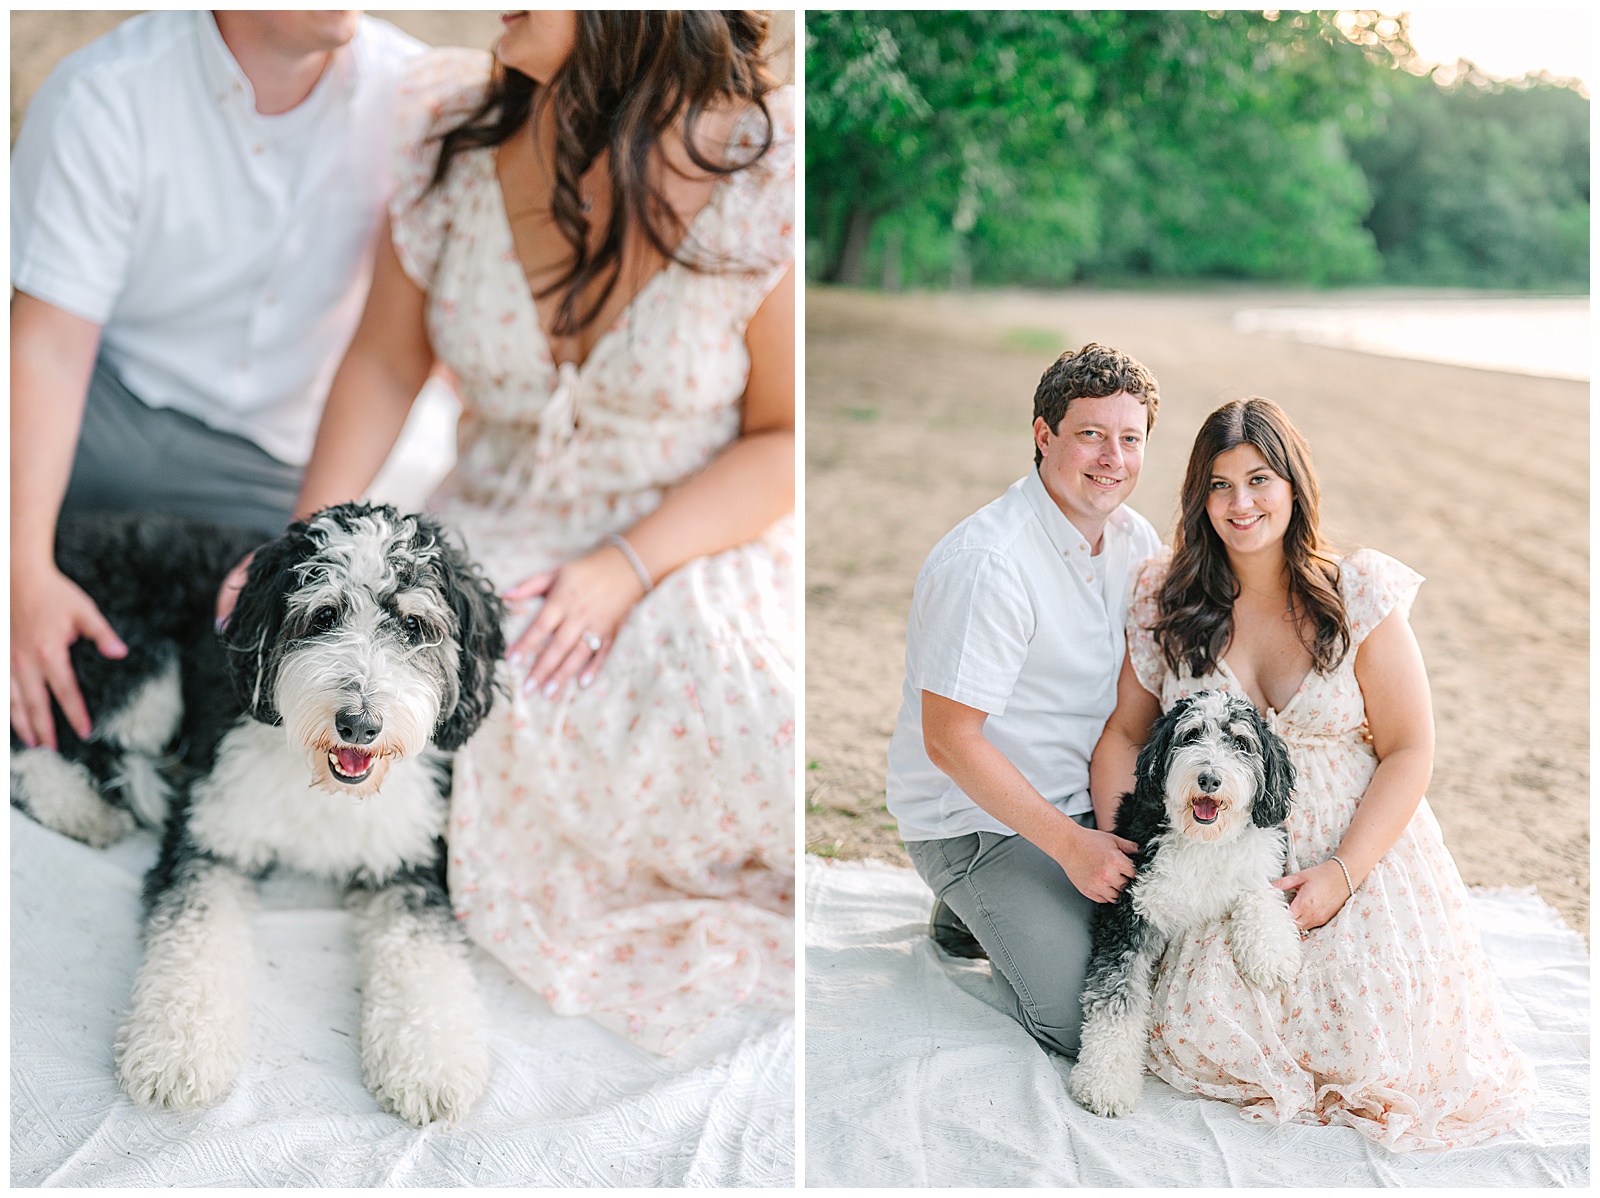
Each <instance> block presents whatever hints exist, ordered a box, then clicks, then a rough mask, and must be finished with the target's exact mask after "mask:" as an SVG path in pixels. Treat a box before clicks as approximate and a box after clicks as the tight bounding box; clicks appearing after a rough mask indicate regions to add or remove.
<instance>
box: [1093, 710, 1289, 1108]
mask: <svg viewBox="0 0 1600 1198" xmlns="http://www.w3.org/2000/svg"><path fill="white" fill-rule="evenodd" d="M1134 772H1135V777H1134V789H1133V792H1132V793H1131V794H1127V795H1124V796H1123V797H1122V805H1121V806H1120V807H1119V808H1118V809H1117V823H1116V834H1117V835H1118V836H1122V837H1125V838H1127V839H1128V840H1132V841H1135V842H1136V843H1137V844H1138V845H1139V848H1140V851H1139V854H1138V856H1137V858H1136V860H1135V866H1136V868H1137V874H1136V875H1135V877H1134V878H1133V880H1132V881H1130V882H1129V883H1128V884H1127V886H1125V887H1124V888H1123V890H1122V893H1121V894H1120V895H1118V896H1117V900H1116V902H1114V903H1108V904H1103V905H1101V906H1099V907H1097V908H1096V909H1095V919H1094V929H1093V937H1094V938H1093V949H1092V952H1091V954H1090V959H1089V974H1088V978H1087V980H1086V981H1085V982H1084V987H1083V1037H1082V1047H1081V1049H1080V1050H1079V1053H1078V1063H1077V1064H1076V1065H1075V1066H1074V1067H1073V1070H1072V1080H1071V1090H1072V1096H1073V1097H1074V1098H1076V1099H1077V1100H1078V1102H1079V1103H1081V1104H1082V1105H1083V1106H1085V1107H1087V1108H1088V1109H1089V1110H1091V1111H1093V1112H1094V1113H1095V1114H1097V1115H1111V1116H1115V1115H1126V1114H1128V1113H1129V1112H1131V1111H1132V1110H1133V1108H1134V1107H1135V1105H1137V1103H1138V1101H1139V1088H1140V1085H1141V1084H1142V1080H1143V1075H1144V1060H1145V1052H1146V1049H1147V1048H1148V1046H1149V1042H1150V988H1151V984H1152V981H1153V977H1154V970H1155V965H1156V963H1157V962H1158V961H1159V960H1160V959H1161V954H1162V953H1163V952H1164V951H1165V949H1166V947H1167V945H1168V943H1169V942H1170V941H1171V940H1172V939H1174V938H1175V937H1177V936H1180V935H1182V934H1183V933H1184V932H1186V931H1188V930H1189V929H1190V928H1194V927H1199V926H1201V925H1204V924H1207V923H1212V922H1215V921H1217V920H1220V919H1222V918H1223V917H1224V916H1227V917H1229V921H1230V922H1229V925H1228V943H1229V945H1230V946H1231V948H1232V951H1233V957H1234V961H1235V962H1236V963H1237V964H1238V966H1239V972H1240V973H1241V974H1242V975H1243V976H1244V977H1245V979H1246V980H1247V981H1249V982H1250V983H1252V984H1253V985H1256V986H1260V987H1261V988H1262V989H1272V988H1273V987H1277V986H1283V985H1286V984H1288V982H1289V981H1291V980H1292V979H1293V978H1294V976H1295V974H1297V973H1298V972H1299V971H1300V934H1299V930H1298V929H1297V928H1296V927H1295V925H1294V921H1293V919H1292V918H1291V917H1290V915H1289V907H1288V902H1287V899H1286V896H1285V895H1284V892H1283V891H1281V890H1274V889H1273V888H1272V887H1271V886H1270V885H1269V883H1270V882H1271V881H1272V880H1273V879H1275V878H1281V877H1282V876H1283V867H1284V859H1285V854H1286V852H1287V848H1288V836H1287V833H1286V831H1285V829H1284V826H1283V824H1284V820H1285V819H1287V818H1288V815H1289V800H1290V795H1291V794H1292V793H1293V791H1294V766H1293V764H1292V763H1291V762H1290V761H1289V754H1288V750H1287V749H1286V748H1285V747H1284V744H1283V741H1282V740H1281V739H1279V737H1278V736H1277V734H1276V733H1274V732H1273V731H1272V730H1271V729H1270V728H1268V727H1267V724H1266V721H1265V720H1263V719H1262V718H1261V715H1260V713H1259V712H1257V711H1256V709H1255V707H1254V706H1252V705H1251V703H1250V701H1249V700H1247V699H1244V698H1242V697H1240V696H1238V695H1233V694H1229V693H1228V692H1226V691H1202V692H1200V693H1199V694H1196V695H1192V696H1190V697H1189V698H1187V699H1183V700H1180V701H1179V702H1178V703H1176V704H1174V705H1173V707H1172V709H1171V710H1170V711H1168V712H1166V713H1165V714H1164V715H1163V716H1162V717H1161V718H1160V719H1159V720H1158V721H1156V725H1155V727H1154V728H1153V729H1152V730H1151V734H1150V739H1149V741H1147V742H1146V743H1145V746H1144V748H1143V749H1141V750H1140V751H1139V758H1138V762H1137V764H1136V765H1135V770H1134Z"/></svg>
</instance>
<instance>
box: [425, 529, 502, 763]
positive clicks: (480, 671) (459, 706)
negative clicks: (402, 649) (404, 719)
mask: <svg viewBox="0 0 1600 1198" xmlns="http://www.w3.org/2000/svg"><path fill="white" fill-rule="evenodd" d="M430 523H431V522H430ZM430 531H431V532H433V534H434V537H435V540H436V542H437V544H438V547H439V564H440V569H441V570H442V571H443V573H444V593H445V598H446V599H447V600H448V601H449V603H450V610H451V611H453V612H454V613H455V617H456V626H457V628H458V630H459V631H458V636H459V639H460V642H461V656H460V666H459V670H458V676H457V679H456V705H455V707H454V708H453V709H451V710H450V711H447V712H444V713H443V714H442V715H441V716H440V718H439V726H438V728H436V729H435V730H434V733H433V743H434V744H436V745H438V746H439V748H441V749H444V750H445V751H446V752H454V751H455V750H456V749H459V748H460V747H461V746H462V745H464V744H466V743H467V740H468V738H469V737H471V735H472V734H473V733H474V732H476V731H477V730H478V725H479V724H481V723H483V721H484V718H485V717H486V716H487V715H488V714H489V708H490V707H491V706H493V704H494V695H495V666H496V665H497V664H499V661H500V659H501V658H502V657H504V656H505V652H506V638H505V632H504V631H503V629H502V624H503V622H504V620H505V611H506V605H505V601H504V600H503V599H501V598H500V596H499V595H498V594H496V592H495V589H494V585H493V584H492V583H491V582H490V581H489V580H488V579H487V578H485V577H484V575H483V571H481V570H480V569H478V567H477V566H476V565H474V564H473V563H472V562H470V561H469V560H468V559H467V556H466V554H464V553H462V552H461V551H460V550H459V549H457V548H456V547H455V545H453V544H452V543H451V542H450V540H449V539H448V538H447V537H445V535H444V534H443V532H442V530H439V529H437V528H430Z"/></svg>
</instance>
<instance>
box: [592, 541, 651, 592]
mask: <svg viewBox="0 0 1600 1198" xmlns="http://www.w3.org/2000/svg"><path fill="white" fill-rule="evenodd" d="M600 543H601V544H602V545H615V546H616V547H617V549H618V550H620V551H621V553H622V556H623V557H625V558H627V559H628V565H630V566H632V567H633V572H634V573H635V574H637V575H638V576H639V583H640V585H641V586H643V587H644V593H645V594H646V595H648V594H649V593H650V592H651V591H653V590H655V589H656V584H655V583H654V582H652V581H651V579H650V571H649V570H647V569H645V565H644V561H643V559H641V558H640V557H639V555H638V554H637V553H635V552H634V550H633V546H632V545H630V544H628V539H627V538H626V537H624V536H623V535H622V534H621V533H619V532H608V533H606V535H605V536H603V537H601V538H600Z"/></svg>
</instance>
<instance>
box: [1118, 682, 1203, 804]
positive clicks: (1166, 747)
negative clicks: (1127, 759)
mask: <svg viewBox="0 0 1600 1198" xmlns="http://www.w3.org/2000/svg"><path fill="white" fill-rule="evenodd" d="M1193 702H1194V700H1193V699H1192V698H1189V699H1179V700H1178V701H1177V702H1176V703H1174V704H1173V705H1172V707H1171V708H1170V709H1169V710H1168V711H1167V712H1166V713H1165V714H1163V715H1162V717H1161V718H1160V719H1159V720H1157V721H1156V722H1155V725H1154V726H1153V727H1152V728H1151V729H1150V739H1149V740H1147V741H1145V742H1144V747H1143V748H1142V749H1140V750H1139V756H1138V759H1137V760H1136V761H1135V762H1134V766H1133V775H1134V785H1135V786H1137V787H1138V788H1139V789H1140V790H1145V791H1147V793H1149V794H1152V795H1160V794H1162V793H1164V792H1165V791H1166V789H1167V758H1168V757H1170V756H1171V755H1172V737H1173V733H1174V731H1175V730H1176V729H1177V727H1178V721H1179V720H1180V719H1182V718H1183V713H1184V712H1186V711H1188V710H1189V707H1190V705H1191V704H1192V703H1193Z"/></svg>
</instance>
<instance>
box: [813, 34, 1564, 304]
mask: <svg viewBox="0 0 1600 1198" xmlns="http://www.w3.org/2000/svg"><path fill="white" fill-rule="evenodd" d="M1343 22H1344V23H1343V27H1342V28H1341V27H1340V26H1339V25H1336V24H1335V23H1334V21H1333V19H1332V18H1331V17H1327V16H1321V15H1317V14H1282V15H1278V14H1271V16H1270V17H1269V16H1268V15H1264V14H1260V13H1244V12H1233V11H1229V12H1218V13H1203V12H1188V11H1139V12H1128V11H1093V12H1078V13H1063V12H1015V11H1012V12H1004V11H978V12H812V13H808V14H807V15H806V198H807V222H808V225H807V251H808V252H807V260H808V263H809V264H810V268H811V269H812V271H813V273H815V274H817V275H819V276H821V277H823V278H826V279H830V280H835V281H842V282H857V283H859V282H865V281H868V280H871V281H873V282H881V283H882V285H884V286H886V287H891V288H892V287H898V286H901V285H907V284H910V285H929V284H933V285H939V284H944V283H948V282H953V283H955V284H957V285H960V284H963V283H965V282H967V281H970V280H977V281H986V282H1021V283H1034V284H1043V285H1049V284H1061V283H1066V282H1072V281H1075V280H1082V279H1114V278H1127V277H1130V276H1156V277H1166V278H1171V277H1221V278H1251V279H1284V280H1302V281H1311V282H1340V281H1353V280H1360V279H1371V278H1376V277H1380V276H1382V277H1389V278H1394V279H1403V280H1406V281H1418V282H1424V281H1425V282H1450V283H1472V284H1493V285H1501V286H1519V285H1529V284H1539V283H1546V284H1548V283H1552V282H1559V281H1562V280H1576V279H1579V278H1585V277H1587V254H1588V102H1587V101H1586V100H1585V99H1584V98H1583V97H1582V96H1580V95H1578V94H1577V93H1576V92H1572V91H1570V90H1567V89H1564V88H1560V87H1557V86H1554V85H1548V84H1544V85H1533V86H1530V87H1527V88H1513V87H1494V86H1488V85H1486V84H1480V83H1475V82H1472V81H1467V82H1464V83H1462V84H1460V85H1458V86H1456V87H1453V88H1450V89H1442V88H1440V87H1438V86H1437V85H1436V84H1434V83H1433V82H1432V81H1431V80H1429V79H1426V78H1417V77H1415V76H1413V75H1410V74H1407V73H1406V72H1405V71H1403V70H1400V69H1398V67H1397V64H1399V63H1404V62H1406V61H1408V60H1409V59H1410V57H1411V51H1410V48H1409V46H1408V45H1407V43H1406V41H1405V34H1404V29H1403V27H1401V26H1396V25H1395V24H1394V23H1392V22H1381V21H1380V20H1379V18H1378V16H1377V14H1376V13H1363V14H1358V15H1356V17H1355V18H1354V19H1353V20H1352V19H1351V18H1350V17H1348V16H1347V17H1345V18H1343Z"/></svg>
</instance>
